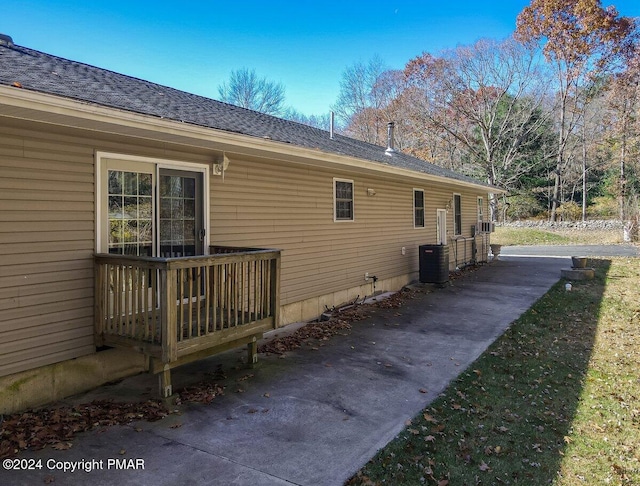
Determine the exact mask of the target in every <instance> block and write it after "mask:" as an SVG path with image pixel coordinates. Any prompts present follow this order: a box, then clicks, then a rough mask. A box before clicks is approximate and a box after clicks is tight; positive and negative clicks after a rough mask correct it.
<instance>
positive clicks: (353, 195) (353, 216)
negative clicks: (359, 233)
mask: <svg viewBox="0 0 640 486" xmlns="http://www.w3.org/2000/svg"><path fill="white" fill-rule="evenodd" d="M336 182H349V183H350V184H351V205H352V210H351V219H338V218H337V216H338V208H337V206H336ZM332 188H333V222H334V223H352V222H354V221H355V220H356V185H355V183H354V182H353V180H352V179H341V178H339V177H334V178H333V186H332Z"/></svg>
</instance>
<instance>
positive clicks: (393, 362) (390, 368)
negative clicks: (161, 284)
mask: <svg viewBox="0 0 640 486" xmlns="http://www.w3.org/2000/svg"><path fill="white" fill-rule="evenodd" d="M568 265H570V260H569V259H568V258H516V257H504V258H502V257H501V259H500V260H499V261H497V262H493V263H491V264H489V265H486V266H483V267H481V268H479V269H478V270H477V271H474V272H471V273H468V274H467V275H465V276H464V277H462V278H459V279H456V280H454V281H452V282H451V284H450V285H448V286H446V287H445V288H441V289H430V288H429V287H425V289H424V293H422V294H420V296H419V297H417V298H415V299H413V300H411V301H409V303H408V304H406V305H405V306H403V307H401V308H399V309H382V308H372V309H370V314H371V315H370V317H368V318H367V319H365V320H363V321H360V322H355V323H354V324H353V329H352V330H351V331H350V333H349V334H348V335H347V336H335V337H333V338H332V339H331V340H329V341H326V344H325V345H324V346H322V347H319V348H318V349H317V350H313V349H311V348H310V347H303V348H301V349H299V350H296V351H292V352H289V353H287V355H286V357H285V358H279V357H278V356H275V355H270V356H263V355H260V362H259V364H258V365H257V367H256V368H255V369H253V370H250V371H248V370H246V369H244V368H242V367H240V366H238V365H239V362H238V359H239V358H240V357H244V354H245V353H244V350H239V351H233V352H230V353H226V354H224V355H221V356H216V357H213V358H210V359H208V360H205V361H200V362H198V363H193V364H191V365H188V366H184V367H182V368H180V369H178V370H176V371H174V376H173V381H174V387H175V388H174V389H179V388H180V387H181V386H184V384H186V383H189V382H193V381H197V380H198V379H200V378H201V377H202V376H203V375H204V374H205V373H207V372H209V373H211V372H213V371H214V370H215V369H216V367H218V366H219V365H222V367H223V369H224V370H225V372H226V374H227V378H226V379H225V380H224V382H221V384H225V385H226V390H225V394H224V395H223V396H219V397H217V398H216V399H215V400H213V401H212V402H211V403H210V404H208V405H201V404H187V405H183V406H181V407H180V411H181V414H172V415H170V416H168V417H167V418H165V419H163V420H161V421H158V422H154V423H147V422H140V423H136V424H131V425H129V426H118V427H111V428H108V429H106V430H94V431H91V432H88V433H85V434H83V435H81V436H79V437H77V438H76V439H75V440H74V441H73V447H72V448H71V449H69V450H66V451H57V450H52V449H50V448H48V449H45V450H43V451H38V452H24V453H22V454H20V456H19V457H20V458H25V459H42V461H43V462H42V469H35V470H31V471H6V470H4V469H0V484H12V485H33V484H44V483H46V482H51V479H54V481H55V482H54V483H53V484H56V485H67V484H69V485H85V484H92V486H99V485H116V484H117V485H119V486H125V485H139V484H153V485H176V484H180V485H225V486H226V485H253V486H261V485H263V486H267V485H269V486H271V485H292V484H295V485H309V486H312V485H313V486H321V485H341V484H343V483H344V482H345V481H346V480H347V479H348V478H349V477H350V476H351V475H353V474H354V473H355V472H356V471H357V470H358V469H359V468H360V467H362V466H363V465H364V464H365V463H366V462H367V461H368V460H369V459H370V458H371V457H373V455H374V454H375V453H376V451H377V450H378V449H379V448H381V447H383V446H384V445H385V444H387V443H388V442H389V441H390V440H391V439H393V437H394V436H395V435H396V434H397V433H398V432H400V431H401V430H402V429H403V427H404V426H405V425H404V424H405V421H406V420H407V419H409V418H411V417H413V416H415V415H416V414H417V413H419V412H420V411H421V410H422V409H423V408H424V407H426V406H427V405H428V404H429V403H430V402H431V401H432V400H433V399H434V398H435V397H436V396H437V395H438V394H439V393H440V392H442V390H443V389H444V388H445V387H446V386H447V384H448V383H449V382H450V381H451V380H452V379H454V378H455V377H456V376H457V375H458V374H459V373H461V372H462V371H463V370H465V368H467V367H468V366H469V365H470V364H471V363H472V362H473V361H474V360H475V359H476V358H477V357H478V356H479V355H480V354H482V352H483V351H484V350H485V349H486V348H487V346H488V345H489V344H491V343H492V342H493V341H494V340H495V339H496V338H497V337H498V336H500V334H501V333H503V332H504V330H505V329H506V328H507V327H508V326H509V324H510V323H511V322H513V321H514V320H515V319H517V318H518V317H519V316H520V315H521V314H522V313H523V312H524V311H525V310H526V309H528V308H529V307H530V306H531V304H532V303H533V302H535V301H536V300H537V299H538V298H539V297H541V296H542V295H543V294H544V293H545V292H546V291H547V290H548V289H549V287H550V286H551V285H553V283H555V282H556V281H557V280H558V279H559V277H560V269H561V268H563V267H566V266H568ZM234 368H237V369H234ZM245 378H246V379H245ZM156 389H157V377H155V376H150V375H146V374H145V375H140V376H136V377H133V378H130V379H127V380H124V381H122V382H120V383H118V384H115V385H111V386H104V387H101V388H99V389H97V390H95V391H93V392H91V393H87V394H85V395H82V396H79V397H74V399H73V400H71V401H69V402H70V403H71V402H74V403H85V402H88V401H91V400H93V399H96V398H105V397H112V398H134V397H135V398H140V397H143V398H146V397H149V396H153V393H155V392H156ZM240 389H241V390H243V391H242V392H240V391H238V390H240ZM425 392H426V393H425ZM114 459H118V460H122V459H134V461H133V462H131V463H130V465H132V466H135V465H136V464H138V468H137V469H136V468H134V469H131V470H128V471H119V470H115V469H114V468H113V460H114ZM137 459H140V460H142V461H141V462H138V463H136V462H135V460H137ZM109 460H111V467H109V464H110V462H109ZM63 461H69V463H68V464H72V463H73V462H75V461H85V462H84V463H76V464H77V465H80V466H82V464H87V463H91V461H95V462H93V463H92V464H93V465H94V470H93V471H91V472H85V471H84V470H80V471H75V472H63V471H61V470H57V468H61V467H63V465H64V462H63ZM100 461H102V462H100ZM141 464H144V469H141V468H140V467H139V465H141ZM84 467H86V468H87V469H88V468H89V466H86V465H85V466H84Z"/></svg>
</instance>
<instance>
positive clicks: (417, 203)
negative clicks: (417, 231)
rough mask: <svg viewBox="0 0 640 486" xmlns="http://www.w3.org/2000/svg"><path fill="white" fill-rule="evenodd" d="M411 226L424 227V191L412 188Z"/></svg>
mask: <svg viewBox="0 0 640 486" xmlns="http://www.w3.org/2000/svg"><path fill="white" fill-rule="evenodd" d="M413 227H414V228H424V191H423V190H422V189H414V190H413Z"/></svg>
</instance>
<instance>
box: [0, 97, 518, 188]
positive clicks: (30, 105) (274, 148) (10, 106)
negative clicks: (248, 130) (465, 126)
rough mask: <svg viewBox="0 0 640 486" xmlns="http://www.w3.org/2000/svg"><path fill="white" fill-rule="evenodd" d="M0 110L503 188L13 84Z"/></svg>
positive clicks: (231, 149)
mask: <svg viewBox="0 0 640 486" xmlns="http://www.w3.org/2000/svg"><path fill="white" fill-rule="evenodd" d="M0 116H7V117H10V118H17V119H23V120H30V121H36V122H42V123H48V124H52V125H59V126H65V127H71V128H80V129H84V130H91V131H97V132H105V133H112V134H117V135H126V136H137V137H142V138H146V139H153V140H162V141H165V142H173V143H177V144H182V145H189V146H198V147H204V148H208V149H211V150H214V151H217V152H220V153H221V152H228V153H229V155H230V157H231V158H233V154H236V155H238V156H243V155H246V156H252V157H259V158H273V159H278V160H285V161H293V162H296V163H303V164H306V165H313V166H322V167H328V168H332V169H342V170H358V171H361V172H366V173H372V174H378V175H385V176H387V177H394V178H405V179H411V180H414V181H417V180H424V181H434V182H442V183H446V184H450V185H454V186H459V187H468V188H473V189H476V190H480V191H483V192H492V193H505V192H506V191H504V190H502V189H500V188H497V187H493V186H488V185H485V184H481V183H473V182H467V181H461V180H458V179H453V178H448V177H443V176H438V175H434V174H428V173H423V172H417V171H413V170H409V169H403V168H398V167H394V166H388V165H385V164H381V163H379V162H373V161H370V160H366V159H361V158H357V157H352V156H346V155H340V154H336V153H332V152H327V151H324V150H321V149H319V148H308V147H301V146H298V145H293V144H289V143H285V142H280V141H276V140H271V139H267V138H260V137H254V136H250V135H245V134H241V133H234V132H229V131H225V130H220V129H215V128H209V127H203V126H200V125H195V124H190V123H183V122H180V121H176V120H171V119H164V118H159V117H154V116H151V115H145V114H140V113H135V112H131V111H126V110H121V109H116V108H109V107H105V106H101V105H97V104H94V103H88V102H84V101H79V100H75V99H70V98H64V97H60V96H55V95H50V94H45V93H40V92H36V91H29V90H24V89H21V88H16V87H11V86H0ZM381 150H384V148H381Z"/></svg>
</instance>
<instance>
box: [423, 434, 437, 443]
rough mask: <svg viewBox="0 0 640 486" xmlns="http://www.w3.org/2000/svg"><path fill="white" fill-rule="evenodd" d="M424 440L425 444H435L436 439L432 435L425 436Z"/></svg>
mask: <svg viewBox="0 0 640 486" xmlns="http://www.w3.org/2000/svg"><path fill="white" fill-rule="evenodd" d="M424 440H425V442H435V441H436V438H435V437H434V436H433V435H427V436H426V437H425V438H424Z"/></svg>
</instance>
